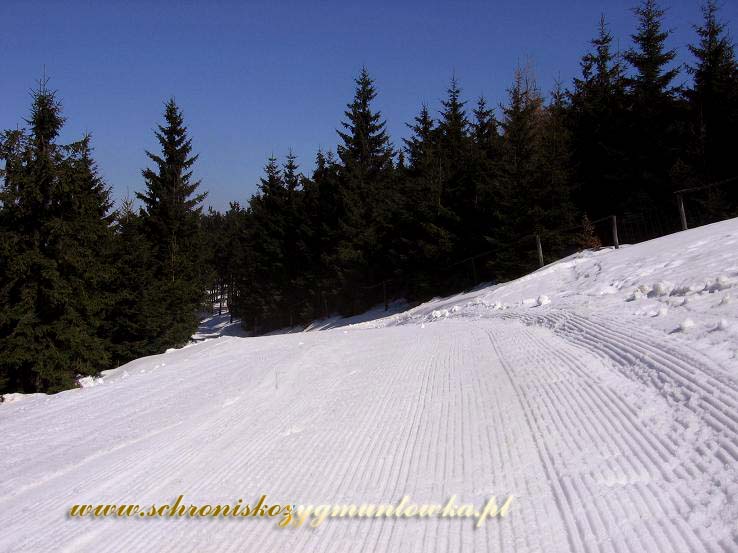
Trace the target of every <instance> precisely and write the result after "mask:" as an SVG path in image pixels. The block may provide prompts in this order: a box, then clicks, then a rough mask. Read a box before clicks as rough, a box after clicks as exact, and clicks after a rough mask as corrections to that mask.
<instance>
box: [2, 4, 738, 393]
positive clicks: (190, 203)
mask: <svg viewBox="0 0 738 553" xmlns="http://www.w3.org/2000/svg"><path fill="white" fill-rule="evenodd" d="M634 11H635V14H636V16H637V19H638V27H637V29H636V32H635V33H634V34H633V35H632V45H631V47H630V48H629V49H627V50H626V51H625V53H624V54H623V55H621V54H620V53H619V52H618V51H617V50H616V48H615V46H614V45H615V44H617V42H616V41H615V39H614V37H613V36H612V35H611V34H610V32H609V31H608V28H607V25H606V24H605V20H604V17H603V18H602V19H601V20H600V22H599V26H598V28H597V30H596V36H595V38H594V39H593V40H592V42H591V49H590V51H589V52H587V53H586V54H585V55H584V56H583V57H582V59H581V75H579V76H578V78H576V79H574V82H573V86H572V88H571V90H570V91H567V90H564V88H563V87H562V86H561V85H560V84H558V85H557V86H556V88H555V89H554V90H553V91H551V93H550V94H549V95H548V97H547V98H545V99H544V97H543V95H542V94H541V93H540V92H539V90H538V88H537V86H536V84H535V80H534V77H533V75H532V74H531V72H530V71H528V70H523V69H519V70H518V71H516V73H515V77H514V81H513V83H512V86H511V87H510V88H509V89H508V96H507V98H506V100H505V101H504V102H503V105H501V106H500V107H499V109H493V108H492V107H491V106H490V105H488V103H487V101H486V100H485V99H484V98H479V99H478V100H477V101H476V102H475V103H474V104H473V107H472V105H471V104H469V105H468V107H467V101H466V100H465V99H464V98H463V96H462V90H461V87H460V85H459V83H458V81H457V80H456V78H452V80H451V83H450V85H449V87H448V89H447V91H446V95H445V98H444V99H443V100H442V101H441V103H440V109H439V111H438V112H437V113H438V114H437V116H436V117H435V120H434V117H433V116H432V115H431V113H433V110H431V109H429V108H428V107H427V106H425V105H423V106H422V108H421V109H420V111H419V113H418V115H417V116H416V117H415V118H414V120H413V121H412V122H411V123H410V124H408V127H409V130H410V132H409V134H410V136H409V137H407V138H405V139H403V141H402V145H403V147H402V148H401V150H399V151H396V150H395V149H394V148H393V146H392V143H391V141H390V137H389V136H388V134H387V131H386V124H385V121H384V119H383V117H382V114H381V113H380V111H379V110H378V109H377V108H376V105H375V103H376V99H377V88H376V85H375V83H374V81H373V80H372V78H371V77H370V75H369V73H368V71H367V70H366V69H365V68H364V69H362V70H361V72H360V74H359V76H358V77H357V78H356V79H355V85H356V86H355V90H354V96H353V99H352V100H351V101H350V103H348V105H347V107H346V111H345V117H344V120H343V122H342V123H341V125H342V126H341V128H340V131H339V132H338V135H339V142H340V143H339V144H338V146H337V149H336V150H335V151H336V152H337V156H334V155H333V153H332V152H331V151H330V150H328V151H319V152H318V153H317V156H316V159H315V169H314V171H313V172H312V174H310V175H303V174H302V173H301V172H300V167H299V164H298V160H297V157H296V156H295V155H294V154H293V153H292V152H291V151H290V152H289V153H288V154H287V156H286V157H285V158H284V160H281V159H277V157H276V156H272V157H270V158H269V160H268V161H267V164H266V167H265V171H264V173H265V174H264V177H263V178H262V179H261V180H260V183H259V190H258V193H257V194H255V195H254V196H253V197H252V198H251V199H250V200H249V201H248V203H247V204H243V207H242V205H241V204H239V203H236V202H233V203H231V205H230V208H229V209H228V211H227V212H225V213H218V212H216V211H214V210H212V209H209V210H208V212H207V213H205V214H203V213H202V212H201V207H200V206H201V204H202V201H203V199H204V197H205V194H200V193H198V186H199V182H197V181H196V180H194V179H193V176H192V169H193V167H194V164H195V162H196V160H197V156H194V155H193V154H192V146H191V141H190V139H189V137H188V133H187V129H186V127H185V125H184V121H183V117H182V114H181V112H180V110H179V109H178V107H177V106H176V104H175V103H174V101H173V100H170V101H169V102H168V103H167V104H166V109H165V114H164V116H165V122H164V124H162V125H161V126H160V127H158V132H156V137H157V139H158V141H159V143H160V146H161V152H160V153H156V154H154V153H148V152H147V153H148V156H149V158H150V159H151V161H152V162H153V166H152V168H150V169H146V170H145V171H143V176H144V180H145V184H146V188H145V190H144V191H143V192H142V193H140V194H137V198H138V199H139V200H140V201H141V209H139V210H136V209H134V206H133V203H132V202H130V201H126V202H124V203H123V205H122V207H121V208H120V209H119V210H118V211H117V212H116V213H114V214H112V215H111V214H110V213H109V212H110V208H111V206H110V201H109V197H108V191H107V188H106V187H105V185H104V183H103V182H102V181H101V179H100V178H99V176H98V174H97V172H96V169H95V164H94V162H93V160H92V156H91V149H90V140H89V138H88V137H85V138H83V139H82V140H81V141H79V142H76V143H73V144H70V145H66V146H63V145H59V144H57V143H56V138H57V136H58V134H59V131H60V129H61V128H62V125H63V123H64V121H63V119H62V117H61V115H60V109H59V105H58V103H57V102H56V100H55V97H54V94H53V93H51V92H49V91H48V90H47V89H46V88H45V87H44V86H42V87H41V89H40V90H39V91H37V93H36V94H35V96H34V103H33V109H32V113H31V118H30V120H29V125H30V129H29V131H6V132H5V133H3V134H2V137H1V139H0V158H1V159H2V162H3V171H2V178H3V186H2V190H1V191H0V391H5V390H11V391H16V390H21V391H35V390H48V391H54V390H60V389H63V388H66V387H69V386H72V385H73V384H74V380H75V378H76V377H77V375H87V374H95V373H96V372H98V371H100V370H102V369H105V368H108V367H110V366H116V365H119V364H122V363H125V362H127V361H129V360H131V359H133V358H135V357H139V356H142V355H149V354H153V353H159V352H162V351H164V350H165V349H166V348H169V347H173V346H177V345H181V344H183V343H185V342H186V341H187V340H188V339H189V337H190V336H191V334H192V333H193V331H194V330H195V328H196V326H197V321H198V315H199V314H202V313H201V312H202V311H204V312H206V313H208V314H209V313H212V312H213V310H215V311H216V312H219V313H222V312H223V311H224V310H225V309H228V311H229V312H230V314H231V316H235V317H239V318H240V319H241V321H242V324H243V326H244V327H246V328H247V329H249V330H250V331H252V332H253V333H255V334H256V333H261V332H265V331H268V330H273V329H276V328H282V327H286V326H292V325H296V324H304V323H307V322H309V321H311V320H313V319H316V318H320V317H326V316H330V315H333V314H336V313H342V314H354V313H357V312H360V311H362V310H364V309H366V308H368V307H370V306H372V305H376V304H378V303H381V302H382V301H383V300H385V299H387V300H391V299H393V298H401V297H402V298H405V299H407V300H409V301H420V300H424V299H428V298H429V297H432V296H433V295H439V294H446V293H450V292H453V291H458V290H460V289H465V288H469V287H471V286H474V285H477V284H480V283H481V282H483V281H489V280H493V281H500V280H503V279H509V278H514V277H517V276H520V275H522V274H524V273H525V272H527V271H530V270H531V269H534V268H536V267H537V265H538V258H537V252H536V245H535V237H536V236H538V237H539V238H540V240H541V243H542V246H543V251H544V257H545V259H546V260H553V259H556V258H559V257H561V256H564V255H566V254H568V253H572V252H573V251H575V250H576V249H577V248H581V247H588V248H590V247H598V246H599V245H601V242H600V241H601V240H602V241H603V242H604V241H605V240H606V237H607V234H605V233H603V228H604V227H603V225H605V224H609V221H610V219H608V218H607V216H609V215H613V214H614V215H618V216H619V217H618V221H620V222H621V224H622V221H623V220H625V221H626V224H627V222H628V221H631V220H634V219H635V220H640V221H649V218H650V217H651V215H652V214H653V213H654V212H658V213H660V214H662V216H663V217H665V218H669V214H671V220H673V222H674V223H675V227H676V226H677V224H678V223H677V221H678V216H677V211H676V207H675V205H674V200H673V191H674V190H675V189H681V188H688V187H696V186H702V185H706V184H710V183H715V182H716V181H722V180H727V181H728V182H727V185H726V184H720V185H716V186H713V187H710V188H708V189H705V190H704V191H702V192H700V193H699V194H694V195H692V196H689V197H688V198H687V199H688V201H689V202H691V203H689V204H688V209H687V211H688V217H689V218H692V219H691V220H696V219H697V216H696V215H695V213H696V212H697V210H698V208H699V210H701V211H700V212H701V213H702V214H703V215H704V221H703V222H707V221H714V220H716V219H717V218H721V217H727V216H730V215H734V214H735V213H736V212H738V179H736V180H735V181H732V180H731V179H732V178H734V177H738V164H737V163H736V161H735V159H736V156H735V155H733V154H734V151H733V150H734V149H735V140H734V139H733V135H734V133H735V128H736V127H737V126H738V64H737V63H736V58H735V52H734V45H733V43H732V42H731V39H730V37H729V36H728V34H727V32H726V28H725V25H724V23H722V22H721V21H720V18H719V17H718V13H717V7H716V3H715V2H714V1H713V0H708V2H707V4H706V5H705V6H704V8H703V21H702V22H701V23H700V24H699V25H697V26H696V27H695V30H696V39H695V41H694V43H693V44H692V45H690V46H689V51H690V52H691V54H692V55H693V56H694V61H693V63H692V64H690V65H689V66H688V71H689V74H690V75H691V76H692V77H693V82H690V83H686V85H683V86H677V84H678V81H677V78H678V76H679V75H678V68H677V66H676V65H675V52H674V50H672V49H671V48H670V47H669V45H668V42H669V31H668V30H666V28H665V26H664V17H665V12H664V10H663V9H661V8H660V7H659V6H658V5H657V4H656V2H655V1H654V0H644V1H643V3H642V4H641V5H640V6H639V7H638V8H636V9H635V10H634ZM583 214H587V215H584V217H582V215H583ZM589 216H591V217H592V219H593V220H594V221H596V223H592V222H591V220H590V218H589ZM603 221H605V222H603ZM578 223H581V224H578ZM667 226H668V225H667ZM626 228H627V227H626ZM630 230H632V229H630ZM671 230H676V228H673V227H672V228H664V229H661V232H662V233H663V232H669V231H671ZM644 234H645V233H644ZM653 236H654V234H653V233H652V234H651V235H650V236H643V237H640V238H639V237H636V238H635V239H641V238H646V237H653ZM206 298H207V302H206V301H205V300H206Z"/></svg>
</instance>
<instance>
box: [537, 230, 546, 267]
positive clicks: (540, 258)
mask: <svg viewBox="0 0 738 553" xmlns="http://www.w3.org/2000/svg"><path fill="white" fill-rule="evenodd" d="M536 248H537V249H538V263H539V264H540V265H541V267H543V265H544V263H543V248H542V247H541V237H540V236H539V235H537V234H536Z"/></svg>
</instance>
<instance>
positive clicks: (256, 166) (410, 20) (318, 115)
mask: <svg viewBox="0 0 738 553" xmlns="http://www.w3.org/2000/svg"><path fill="white" fill-rule="evenodd" d="M664 4H665V5H666V6H667V7H668V8H669V12H668V14H667V22H668V25H669V26H670V27H671V28H672V29H673V30H674V34H673V36H672V38H671V41H670V44H671V45H672V46H673V47H674V48H676V49H677V51H678V53H679V56H680V60H679V61H680V62H684V61H689V55H688V52H687V44H688V43H689V42H690V41H692V40H693V39H694V33H693V31H692V28H691V25H692V24H693V23H696V22H698V21H699V19H700V14H699V5H700V4H699V1H684V0H674V1H672V2H671V3H669V4H666V3H664ZM633 5H634V2H632V1H628V2H621V1H610V2H603V1H599V0H573V1H567V2H553V1H544V0H510V1H508V0H505V1H488V2H448V3H445V2H444V3H441V2H379V1H377V2H349V1H346V0H344V1H332V2H299V3H298V2H276V1H272V2H246V1H241V2H223V1H210V2H204V1H203V2H166V3H165V2H144V1H137V0H131V1H128V2H117V1H111V0H106V1H100V2H97V1H87V2H84V1H81V0H65V1H64V2H60V1H51V0H49V1H47V2H38V1H34V0H2V1H0V21H2V30H1V31H0V83H1V85H0V86H1V88H0V128H16V127H17V126H18V125H23V117H25V116H26V115H27V113H28V106H29V95H28V91H29V89H31V88H32V87H33V86H34V83H35V82H36V80H37V79H38V78H39V77H40V76H41V74H42V71H43V67H44V65H45V66H46V72H47V74H48V75H49V76H50V77H51V81H50V85H51V86H52V88H55V89H56V90H58V92H59V95H60V98H61V99H62V101H63V105H64V112H65V115H66V117H67V125H66V127H65V131H64V135H63V137H62V138H63V139H65V140H72V139H74V138H77V137H79V136H80V135H81V134H82V133H84V132H90V133H92V136H93V145H94V147H95V155H96V159H97V161H98V164H99V167H100V170H101V172H102V174H103V176H104V177H105V179H106V181H107V182H108V184H109V185H111V186H112V187H113V193H114V197H115V198H116V199H120V198H121V197H123V196H125V195H126V193H127V192H129V193H130V194H131V195H132V194H133V192H134V191H136V190H140V189H141V188H142V186H143V181H142V178H141V173H140V171H141V169H142V168H143V167H144V166H146V164H147V160H146V158H145V155H144V149H147V148H148V149H155V148H156V143H155V140H154V137H153V134H152V129H153V128H154V126H155V124H156V123H157V122H159V121H160V119H161V115H162V110H163V101H164V100H165V99H166V98H168V97H169V96H174V97H175V98H176V100H177V102H178V103H179V104H180V105H181V107H182V108H183V110H184V113H185V118H186V120H187V123H188V125H189V127H190V131H191V134H192V137H193V142H194V148H195V150H196V151H197V152H198V153H200V162H199V163H198V165H197V167H196V175H197V176H198V177H199V178H201V179H202V181H203V187H204V188H205V189H207V190H209V191H210V196H209V198H208V203H209V204H210V205H213V206H214V207H215V208H217V209H223V208H225V207H226V206H227V205H228V201H229V200H239V201H241V202H244V201H245V200H246V199H247V198H248V197H249V196H250V195H251V194H252V193H253V192H254V191H255V189H256V187H255V185H256V183H257V180H258V178H259V176H260V175H261V172H262V167H263V165H264V163H265V160H266V157H267V156H268V155H269V154H271V153H274V154H276V155H278V156H280V157H281V156H283V155H284V154H285V153H286V152H287V150H288V149H289V148H292V149H293V150H294V152H295V153H296V154H297V155H298V156H299V159H300V161H301V164H302V168H303V170H305V171H309V170H311V168H312V167H313V159H314V157H315V153H316V151H317V149H318V147H323V148H324V149H327V148H333V147H335V144H336V141H337V136H336V133H335V130H336V129H337V128H338V127H339V125H340V121H341V118H342V116H343V109H344V107H345V104H346V103H347V102H348V101H349V100H350V99H351V96H352V92H353V81H352V78H353V77H354V76H355V75H356V73H357V72H358V71H359V69H360V68H361V66H362V65H366V66H367V67H368V69H369V71H370V73H371V74H372V75H373V77H374V78H375V80H376V82H377V86H378V89H379V97H378V100H377V107H378V108H380V109H381V110H382V112H383V114H384V116H385V117H386V119H387V121H388V129H389V131H390V134H391V136H392V140H393V142H394V143H395V144H396V145H399V144H400V140H401V138H402V137H403V136H406V135H407V129H406V127H405V123H406V122H408V121H410V120H411V119H412V117H413V116H414V115H415V114H416V113H417V111H418V108H419V107H420V104H421V103H422V102H426V103H428V104H429V105H430V106H431V107H432V108H433V109H434V110H436V109H437V108H438V104H439V101H440V99H441V98H442V97H443V96H444V94H445V89H446V87H447V84H448V81H449V78H450V76H451V75H452V73H453V72H455V74H456V76H457V78H458V79H459V81H460V83H461V86H462V89H463V93H464V96H465V97H466V98H468V99H470V100H474V99H475V98H476V97H478V96H479V95H480V94H482V93H483V94H484V95H485V96H486V97H487V98H488V99H489V100H490V102H491V103H492V104H494V105H497V104H498V103H499V102H500V101H502V100H504V96H505V89H506V88H507V87H508V86H509V84H510V82H511V79H512V75H513V71H514V68H515V66H516V64H518V63H525V62H526V61H530V62H531V63H532V65H533V67H534V69H535V72H536V75H537V77H538V82H539V84H540V86H541V88H542V89H543V90H544V91H546V90H548V89H550V87H551V86H552V84H553V82H554V80H555V79H556V78H557V77H559V78H561V79H562V80H563V81H564V82H565V84H567V85H568V84H569V83H570V82H571V78H572V77H573V76H574V75H575V74H577V73H578V69H579V59H580V57H581V55H582V54H583V53H584V52H585V51H586V50H587V48H588V44H587V43H588V41H589V40H590V39H591V38H592V36H594V34H595V29H596V24H597V22H598V20H599V16H600V13H604V14H605V15H606V17H607V19H608V21H609V23H610V28H611V31H612V32H613V34H614V35H615V36H616V38H618V39H619V42H620V46H621V48H626V47H627V46H628V45H629V44H630V38H629V35H630V34H631V33H632V32H633V30H634V26H635V18H634V16H633V14H632V13H631V11H630V8H631V7H632V6H633ZM722 17H723V19H724V20H727V21H728V23H729V28H730V30H731V34H732V36H733V37H735V36H736V34H738V33H737V32H736V31H737V27H736V22H737V21H738V2H729V1H725V2H724V3H723V9H722ZM682 78H683V79H686V78H687V77H686V76H683V77H682Z"/></svg>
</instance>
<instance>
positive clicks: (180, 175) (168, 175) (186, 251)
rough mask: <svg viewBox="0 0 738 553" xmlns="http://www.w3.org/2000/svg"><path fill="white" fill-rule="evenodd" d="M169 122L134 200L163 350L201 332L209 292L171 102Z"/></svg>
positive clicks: (179, 123) (186, 147)
mask: <svg viewBox="0 0 738 553" xmlns="http://www.w3.org/2000/svg"><path fill="white" fill-rule="evenodd" d="M164 119H165V124H164V125H159V127H158V131H157V132H156V133H155V135H156V138H157V140H158V142H159V144H160V145H161V150H162V151H161V154H153V153H151V152H148V151H147V152H146V155H147V156H148V157H149V159H150V160H151V161H153V162H154V165H155V169H144V170H143V172H142V174H143V177H144V180H145V182H146V189H145V191H144V192H143V193H137V194H136V196H137V197H138V198H139V200H141V202H142V203H143V208H142V213H141V215H142V219H143V225H144V228H145V232H146V235H147V237H148V238H149V240H150V241H151V244H152V247H153V249H154V253H153V257H152V262H153V264H154V270H153V275H154V279H155V280H154V282H153V283H152V288H151V289H150V290H148V291H147V292H148V294H147V295H149V296H150V297H151V299H152V302H151V304H150V305H149V310H150V311H149V313H148V315H149V317H150V320H151V323H152V328H151V339H152V342H153V343H154V344H156V349H157V350H163V349H166V348H167V347H171V346H174V345H177V344H182V343H185V342H186V341H187V339H189V337H190V336H191V335H192V333H193V332H194V331H195V330H196V328H197V311H198V309H199V308H200V304H201V300H202V299H203V294H204V288H205V275H204V274H202V272H201V269H202V266H201V264H200V263H199V259H198V258H199V255H200V252H201V249H200V216H201V211H202V207H201V206H200V204H201V202H202V201H203V199H204V198H205V196H206V194H207V193H197V189H198V187H199V185H200V182H199V181H194V180H192V167H193V165H194V164H195V162H196V161H197V156H196V155H194V156H193V155H192V140H191V139H190V138H189V137H188V134H187V127H185V125H184V119H183V117H182V113H181V111H180V109H179V108H178V107H177V104H176V103H175V102H174V100H173V99H170V100H169V101H168V102H167V103H166V106H165V112H164Z"/></svg>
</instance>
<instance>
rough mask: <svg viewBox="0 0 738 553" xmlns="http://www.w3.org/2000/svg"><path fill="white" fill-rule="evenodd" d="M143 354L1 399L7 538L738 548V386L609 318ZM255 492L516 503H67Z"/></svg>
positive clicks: (618, 550) (549, 317)
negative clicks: (368, 510) (329, 515)
mask: <svg viewBox="0 0 738 553" xmlns="http://www.w3.org/2000/svg"><path fill="white" fill-rule="evenodd" d="M136 363H138V365H137V366H136V368H139V367H140V368H145V369H146V370H147V371H148V372H144V373H135V374H134V372H133V371H131V375H130V377H128V378H121V379H119V380H115V381H112V382H110V383H106V384H105V385H103V386H97V387H94V388H90V389H84V390H74V391H71V392H68V393H64V394H60V395H58V396H53V397H52V398H50V401H49V402H45V401H43V400H41V401H35V400H31V399H29V400H27V401H28V402H29V403H27V405H26V406H24V405H23V403H20V404H18V405H16V406H14V405H10V406H7V409H6V407H5V406H4V407H3V409H2V411H1V412H0V416H1V417H2V418H0V433H2V435H3V436H4V437H7V440H6V442H5V444H4V445H3V446H2V448H3V449H2V451H1V452H0V453H2V455H0V468H1V469H2V470H3V473H2V474H3V478H2V480H1V481H0V506H1V507H2V509H0V525H1V526H2V527H3V530H4V531H3V533H2V534H1V535H0V552H8V553H10V552H12V553H16V552H26V551H30V552H35V551H39V552H41V551H47V550H50V549H58V550H65V549H66V550H69V551H72V550H74V551H79V552H81V553H85V552H93V551H100V550H105V551H110V552H112V553H118V552H120V553H123V552H127V551H138V550H145V549H147V550H156V551H162V552H164V553H167V552H174V551H198V550H205V551H210V550H218V551H225V552H237V551H244V550H250V549H253V546H254V544H259V546H260V547H261V548H263V549H265V550H280V549H288V550H293V551H306V552H307V551H310V552H323V551H347V552H360V551H389V552H392V551H397V552H400V551H402V552H405V551H418V552H421V551H422V552H427V551H430V552H442V551H464V552H467V551H471V552H483V551H490V550H492V551H497V550H504V551H508V550H509V551H519V552H531V553H532V552H541V553H542V552H546V553H550V552H554V553H556V552H562V553H563V552H577V553H581V552H585V553H589V552H598V553H599V552H602V553H636V552H641V551H649V552H662V553H667V552H668V553H671V552H700V551H705V552H721V551H731V550H733V551H735V550H736V534H735V531H734V530H733V526H734V520H735V514H736V512H735V508H736V507H735V503H734V502H733V501H732V498H731V497H730V496H729V493H732V492H730V490H736V489H738V482H736V475H735V470H734V469H733V468H732V467H733V466H735V465H734V460H735V458H736V457H735V453H736V444H737V443H738V440H737V436H736V426H737V425H736V421H735V419H734V416H735V412H736V410H735V406H737V405H738V391H737V390H738V386H736V385H735V382H733V381H732V380H731V379H730V378H729V377H728V376H727V375H726V374H725V373H724V371H722V370H721V367H719V366H717V365H715V364H714V363H711V362H710V361H709V360H705V359H702V358H700V357H699V356H696V355H691V354H689V355H688V354H685V353H684V352H682V351H680V350H679V349H678V348H676V347H674V346H673V344H672V345H664V344H661V343H659V342H658V341H657V340H656V339H655V338H654V337H652V336H648V335H631V334H630V333H629V332H628V329H627V328H624V327H622V326H618V325H616V324H613V323H607V322H605V321H601V320H598V319H595V318H585V317H582V316H579V315H575V314H573V313H571V312H562V311H548V312H543V313H541V314H538V315H536V316H535V317H532V316H530V315H529V314H514V313H510V312H507V313H505V315H504V317H491V318H490V317H487V318H477V319H473V320H472V319H469V318H459V319H449V320H445V321H437V322H434V323H432V324H428V325H426V326H425V327H421V326H420V325H402V326H394V327H385V328H377V329H350V330H341V329H337V330H332V331H324V332H318V333H308V334H297V335H285V336H274V337H266V338H259V339H237V338H221V339H218V340H211V341H205V342H201V343H198V344H196V345H193V346H190V347H188V348H185V349H184V350H178V351H176V352H173V353H170V354H166V355H164V356H157V357H156V358H151V359H147V360H139V361H137V362H136ZM163 363H165V365H163ZM204 363H207V370H205V369H203V365H204ZM154 365H159V367H156V368H155V367H154ZM42 399H43V398H42ZM47 407H48V409H49V412H51V413H53V414H54V418H52V419H51V420H47V419H46V418H45V416H44V414H45V413H46V412H47V411H46V409H47ZM70 412H73V413H74V414H75V416H74V417H71V416H68V415H65V413H70ZM262 493H266V494H268V496H269V498H270V499H271V501H273V502H287V501H289V502H295V503H304V504H312V505H319V504H324V503H332V504H346V503H356V504H360V503H385V504H396V503H397V502H398V501H399V500H400V499H401V498H402V497H403V496H405V495H407V496H410V497H411V500H412V501H413V502H415V503H441V504H443V503H445V502H446V501H447V500H448V499H449V497H450V496H452V495H455V496H457V504H463V503H470V504H472V505H474V506H475V508H480V507H481V506H482V505H483V504H484V503H485V502H486V500H487V499H488V498H489V497H490V496H493V495H494V496H496V497H497V498H498V500H499V501H502V500H503V499H504V498H505V497H507V495H509V494H512V495H514V496H515V501H514V503H513V508H512V510H511V512H510V514H509V515H508V516H507V517H506V518H497V519H492V520H488V521H486V522H485V523H484V525H483V526H482V527H481V528H479V529H474V524H475V521H474V520H472V519H463V520H462V519H441V518H438V517H433V518H424V519H397V518H375V519H328V520H326V521H325V522H324V523H323V525H321V526H320V527H319V528H308V527H303V528H299V529H298V528H291V529H285V530H282V529H278V528H277V527H276V521H275V520H248V521H240V520H204V519H200V520H186V519H183V520H166V519H156V520H110V519H108V520H92V519H89V520H70V519H68V518H67V517H66V512H67V510H68V508H69V507H70V506H71V505H72V504H74V503H87V502H90V503H122V502H137V503H141V504H143V505H148V504H150V503H158V504H162V503H167V502H171V501H172V500H173V499H174V498H175V497H176V496H177V495H179V494H184V495H185V500H186V501H187V502H192V503H197V504H204V503H211V504H212V503H233V502H234V501H235V500H236V499H238V498H243V500H244V502H253V501H255V500H256V499H258V497H259V495H261V494H262ZM306 526H307V524H306ZM36 528H44V531H43V532H38V531H34V530H33V529H36Z"/></svg>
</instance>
